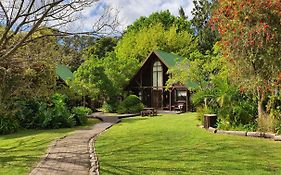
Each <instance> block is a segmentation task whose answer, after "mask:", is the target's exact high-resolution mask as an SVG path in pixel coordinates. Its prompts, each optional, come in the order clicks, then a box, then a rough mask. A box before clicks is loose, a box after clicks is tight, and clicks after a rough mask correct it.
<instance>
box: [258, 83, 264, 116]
mask: <svg viewBox="0 0 281 175" xmlns="http://www.w3.org/2000/svg"><path fill="white" fill-rule="evenodd" d="M257 91H258V117H259V118H262V117H263V116H264V109H263V105H262V103H263V101H264V93H263V91H262V90H261V88H260V87H258V88H257Z"/></svg>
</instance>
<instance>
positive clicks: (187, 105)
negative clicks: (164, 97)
mask: <svg viewBox="0 0 281 175" xmlns="http://www.w3.org/2000/svg"><path fill="white" fill-rule="evenodd" d="M188 99H189V90H188V89H186V102H185V112H187V111H189V100H188Z"/></svg>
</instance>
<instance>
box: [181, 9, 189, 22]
mask: <svg viewBox="0 0 281 175" xmlns="http://www.w3.org/2000/svg"><path fill="white" fill-rule="evenodd" d="M179 16H180V18H182V19H185V20H186V19H187V18H188V16H186V15H185V11H184V9H183V7H182V6H180V8H179Z"/></svg>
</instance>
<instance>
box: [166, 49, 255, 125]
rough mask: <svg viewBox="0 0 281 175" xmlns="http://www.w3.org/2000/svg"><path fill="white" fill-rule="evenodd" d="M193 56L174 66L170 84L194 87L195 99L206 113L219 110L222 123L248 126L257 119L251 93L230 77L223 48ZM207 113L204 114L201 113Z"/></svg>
mask: <svg viewBox="0 0 281 175" xmlns="http://www.w3.org/2000/svg"><path fill="white" fill-rule="evenodd" d="M190 58H192V60H191V61H190V60H184V61H183V62H182V63H179V65H178V67H175V68H172V69H171V70H169V71H170V73H171V74H172V75H173V76H172V78H170V79H169V81H168V85H169V84H173V83H175V82H181V83H182V84H187V86H189V84H190V83H187V82H192V83H193V84H195V86H189V87H188V88H189V89H191V90H193V91H194V93H193V95H192V101H193V103H194V105H195V106H197V107H198V110H199V114H200V115H201V113H202V112H206V111H208V112H212V113H213V112H215V113H217V114H218V116H219V118H220V119H221V120H222V122H226V123H228V124H229V126H230V127H233V126H238V125H240V124H242V125H246V124H249V123H254V122H255V116H256V108H254V107H253V106H254V101H253V100H252V99H251V96H250V95H247V94H245V93H241V92H240V89H239V87H237V86H235V85H233V84H231V82H230V81H229V78H228V75H229V74H228V69H227V66H226V62H225V60H224V58H223V57H222V56H221V55H220V52H219V48H218V47H217V46H215V47H214V51H213V52H211V53H210V52H209V53H208V54H205V55H203V54H202V53H200V52H194V53H193V54H192V55H191V56H190ZM201 116H203V115H201Z"/></svg>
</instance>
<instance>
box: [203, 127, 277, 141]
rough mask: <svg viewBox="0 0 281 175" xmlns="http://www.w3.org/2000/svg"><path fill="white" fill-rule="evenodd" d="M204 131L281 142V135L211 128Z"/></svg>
mask: <svg viewBox="0 0 281 175" xmlns="http://www.w3.org/2000/svg"><path fill="white" fill-rule="evenodd" d="M200 127H201V128H204V127H202V126H200ZM206 130H207V131H209V132H211V133H214V134H229V135H238V136H246V137H257V138H265V139H273V140H274V141H281V135H277V134H272V133H264V132H246V131H225V130H220V129H217V128H212V127H209V128H207V129H206Z"/></svg>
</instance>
